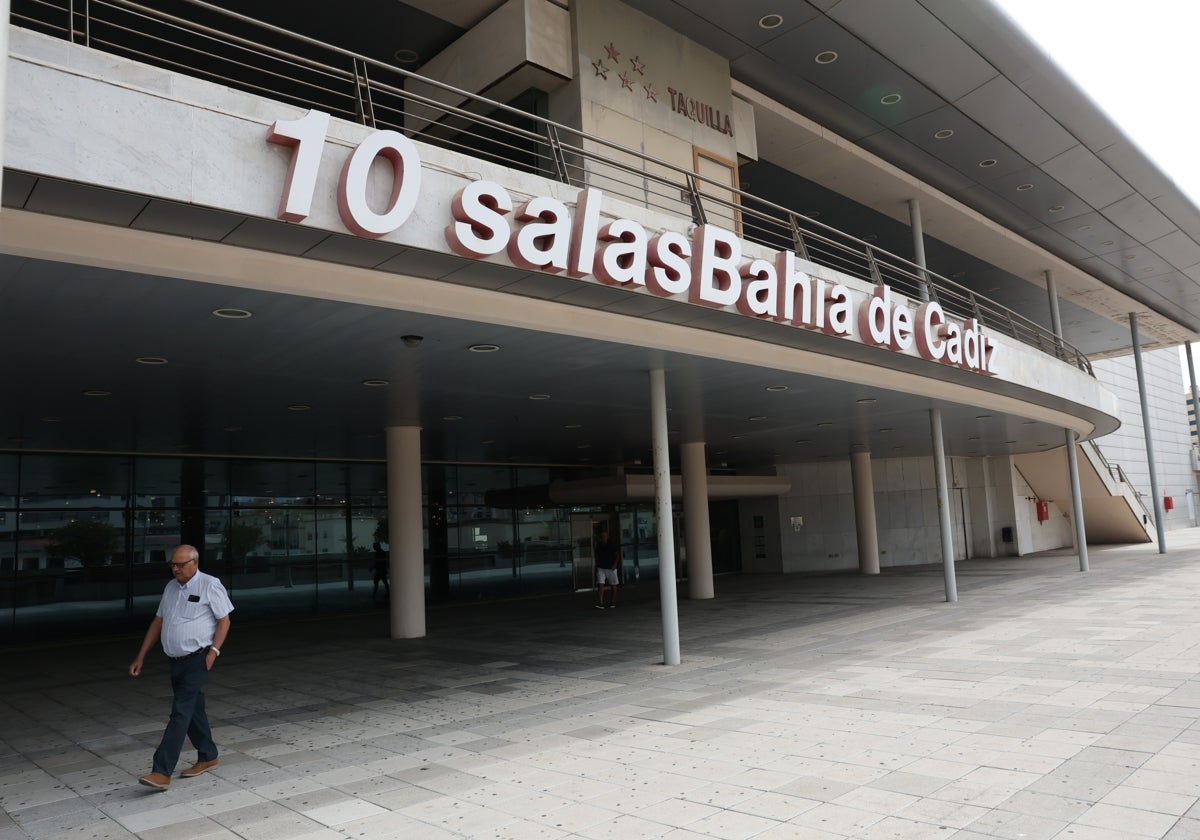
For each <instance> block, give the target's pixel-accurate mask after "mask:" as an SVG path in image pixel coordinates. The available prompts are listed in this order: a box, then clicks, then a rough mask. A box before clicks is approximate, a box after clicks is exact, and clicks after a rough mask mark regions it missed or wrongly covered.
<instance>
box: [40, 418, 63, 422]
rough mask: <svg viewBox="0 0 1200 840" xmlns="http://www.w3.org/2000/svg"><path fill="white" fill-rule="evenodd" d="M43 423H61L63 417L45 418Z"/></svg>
mask: <svg viewBox="0 0 1200 840" xmlns="http://www.w3.org/2000/svg"><path fill="white" fill-rule="evenodd" d="M42 422H43V423H61V422H62V418H61V417H43V418H42Z"/></svg>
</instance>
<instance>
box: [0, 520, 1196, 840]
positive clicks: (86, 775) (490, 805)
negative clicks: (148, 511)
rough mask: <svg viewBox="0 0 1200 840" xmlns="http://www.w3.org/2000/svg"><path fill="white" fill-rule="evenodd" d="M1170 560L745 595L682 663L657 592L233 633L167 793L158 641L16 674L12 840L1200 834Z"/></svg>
mask: <svg viewBox="0 0 1200 840" xmlns="http://www.w3.org/2000/svg"><path fill="white" fill-rule="evenodd" d="M1168 543H1169V544H1170V545H1171V547H1172V550H1171V553H1169V554H1167V555H1159V554H1157V553H1156V551H1155V550H1154V548H1153V547H1146V548H1133V549H1131V548H1110V549H1101V548H1093V550H1092V554H1091V562H1092V571H1091V572H1089V573H1087V574H1081V573H1079V572H1078V571H1077V561H1076V558H1075V557H1074V556H1073V555H1058V556H1041V557H1036V558H1026V559H1009V560H985V561H971V562H968V563H963V564H960V565H959V568H958V581H959V594H960V599H961V600H960V601H959V603H958V604H947V603H944V602H943V592H942V576H941V570H940V567H937V566H930V567H924V568H920V569H909V570H901V571H893V572H885V574H883V575H881V576H879V577H876V578H863V577H859V576H857V575H849V574H847V575H831V576H819V577H802V576H788V577H769V578H767V577H736V578H721V579H719V580H718V585H717V592H718V597H717V599H716V600H715V601H709V602H690V601H687V600H683V601H681V602H680V608H679V612H680V624H681V634H682V650H683V664H682V665H680V666H678V667H670V668H668V667H665V666H663V665H661V664H659V663H660V662H661V660H662V644H661V636H660V626H659V611H658V599H657V592H656V590H654V589H653V585H645V584H643V585H642V588H641V589H640V590H638V591H636V592H629V593H626V594H627V595H629V596H630V597H628V598H627V600H626V601H625V602H623V603H622V604H621V606H620V607H619V608H618V609H616V610H611V611H604V612H600V611H597V610H594V609H592V608H591V604H590V601H588V600H587V599H586V598H585V597H583V596H578V597H575V598H571V597H563V598H557V599H556V598H550V599H537V600H528V601H517V602H509V603H504V604H487V605H480V606H474V607H463V606H459V607H454V608H447V609H434V610H431V611H430V614H429V628H430V633H429V636H428V638H426V639H422V640H416V641H389V640H388V639H386V638H384V635H385V631H386V628H385V626H384V624H383V622H382V620H381V618H380V617H379V616H366V617H362V618H357V619H341V620H327V621H313V622H298V623H293V624H273V625H258V626H250V625H249V624H248V623H247V622H246V619H247V616H245V615H239V614H237V613H235V615H234V617H235V622H234V630H233V633H232V634H231V636H230V639H229V641H228V643H227V644H226V646H225V653H224V655H223V656H222V657H221V659H220V664H219V665H218V667H217V669H216V670H215V671H214V673H213V676H212V680H211V682H210V687H209V692H208V695H209V712H210V716H211V717H212V719H213V720H214V722H215V723H218V724H219V729H218V730H217V740H218V743H219V744H220V745H221V747H222V749H223V752H222V755H221V766H220V768H219V769H217V770H216V771H215V772H212V773H210V774H207V775H205V776H201V777H199V778H196V779H176V780H175V782H174V783H173V784H172V786H171V789H170V790H169V791H168V792H166V793H156V792H153V791H150V790H149V789H147V788H144V787H140V786H139V785H137V784H136V777H137V775H139V774H141V773H144V772H147V771H148V770H149V768H150V754H151V752H152V751H153V748H154V745H155V744H156V743H157V740H158V736H159V734H160V732H161V730H162V726H163V723H164V718H165V715H166V711H167V708H168V704H169V687H168V684H167V678H166V668H165V665H164V664H163V663H162V662H161V661H160V660H157V659H156V660H154V661H153V662H151V663H150V664H149V666H148V669H147V670H148V673H146V674H144V675H143V676H142V677H140V678H138V679H136V680H135V679H132V678H130V677H128V676H126V675H125V668H126V666H127V663H128V662H129V660H130V659H131V658H132V657H133V655H134V653H135V652H136V647H137V644H138V641H139V640H138V639H135V638H128V639H120V640H104V641H96V642H91V643H79V644H75V645H71V646H55V647H47V648H43V649H39V650H36V651H29V650H15V651H14V650H7V651H4V650H0V656H2V659H0V661H2V662H3V666H2V668H0V807H2V808H3V809H4V814H3V815H0V840H13V838H29V837H31V838H73V840H82V839H83V838H129V837H141V838H148V839H149V838H154V839H155V840H160V839H161V838H187V839H188V840H191V839H192V838H238V837H240V838H247V839H248V840H271V838H304V840H318V838H320V839H321V840H324V838H330V839H331V840H332V838H343V837H361V838H370V840H375V839H376V838H389V837H404V838H411V839H412V840H438V838H449V837H456V838H457V837H470V838H539V840H540V839H541V838H547V839H549V840H552V839H553V838H561V837H582V838H622V840H624V838H643V837H646V838H657V837H663V838H670V840H685V838H697V839H698V838H713V837H716V838H726V840H742V838H757V839H758V840H768V839H770V840H775V839H776V838H812V840H817V838H820V839H821V840H833V838H917V840H925V839H926V838H953V840H971V839H972V838H997V837H998V838H1010V839H1011V840H1016V838H1027V840H1040V839H1042V838H1047V839H1048V838H1056V839H1057V840H1109V838H1111V840H1131V839H1132V838H1172V840H1178V838H1200V808H1198V807H1197V806H1196V803H1197V799H1198V798H1200V726H1198V720H1200V533H1198V532H1196V531H1189V532H1172V533H1170V534H1168ZM164 577H165V572H164ZM238 619H241V623H239V621H238ZM191 758H192V754H191V753H190V751H185V756H184V761H185V762H186V763H190V760H191ZM183 766H186V764H184V765H183Z"/></svg>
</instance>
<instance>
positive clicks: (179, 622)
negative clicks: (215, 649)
mask: <svg viewBox="0 0 1200 840" xmlns="http://www.w3.org/2000/svg"><path fill="white" fill-rule="evenodd" d="M231 612H233V602H231V601H230V600H229V593H228V592H226V591H225V587H224V586H222V585H221V581H220V580H218V579H217V578H215V577H213V576H212V575H206V574H204V572H200V571H198V572H196V574H194V575H192V579H191V580H189V581H188V582H187V583H186V584H184V585H183V586H180V585H179V581H175V580H172V581H171V582H170V583H168V584H167V588H166V589H164V590H163V594H162V599H161V600H160V601H159V602H158V612H157V613H156V614H157V615H158V617H159V618H161V619H162V622H163V623H162V648H163V652H164V653H165V654H166V655H167V656H187V655H188V654H189V653H194V652H195V651H197V650H199V649H200V648H204V647H208V646H209V645H211V644H212V643H213V634H214V633H216V631H217V621H218V620H219V619H222V618H224V617H225V616H227V615H229V614H230V613H231Z"/></svg>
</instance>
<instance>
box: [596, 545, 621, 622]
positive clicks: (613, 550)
mask: <svg viewBox="0 0 1200 840" xmlns="http://www.w3.org/2000/svg"><path fill="white" fill-rule="evenodd" d="M595 558H596V609H598V610H605V609H608V610H613V609H616V608H617V587H619V586H620V585H621V582H620V578H619V577H618V572H617V570H618V569H619V568H620V566H621V547H620V546H618V545H615V544H614V543H612V542H610V541H609V537H608V531H601V532H600V541H599V542H598V543H596V551H595ZM605 591H608V592H610V593H611V594H610V595H609V598H608V604H605V603H604V593H605Z"/></svg>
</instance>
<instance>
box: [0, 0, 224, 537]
mask: <svg viewBox="0 0 1200 840" xmlns="http://www.w3.org/2000/svg"><path fill="white" fill-rule="evenodd" d="M10 5H11V3H10V2H9V0H0V56H4V58H5V60H4V61H0V179H3V177H4V176H3V173H4V167H3V164H4V163H5V161H6V156H5V154H4V136H5V134H4V123H5V114H7V113H8V92H7V91H8V60H7V59H8V27H9V26H10V23H9V7H10ZM202 545H203V544H201V546H202Z"/></svg>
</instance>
